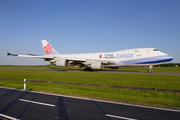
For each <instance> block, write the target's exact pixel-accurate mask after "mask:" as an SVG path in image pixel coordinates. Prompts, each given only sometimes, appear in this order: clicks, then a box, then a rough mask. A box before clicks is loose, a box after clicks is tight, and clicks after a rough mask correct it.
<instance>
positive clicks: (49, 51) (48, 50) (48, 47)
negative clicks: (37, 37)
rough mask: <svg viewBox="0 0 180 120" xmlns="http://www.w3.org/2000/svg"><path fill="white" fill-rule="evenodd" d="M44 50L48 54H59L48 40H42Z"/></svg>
mask: <svg viewBox="0 0 180 120" xmlns="http://www.w3.org/2000/svg"><path fill="white" fill-rule="evenodd" d="M41 42H42V46H43V49H44V52H45V53H46V55H58V52H56V50H55V49H54V48H53V47H52V46H51V45H50V44H49V43H48V42H47V41H46V40H41Z"/></svg>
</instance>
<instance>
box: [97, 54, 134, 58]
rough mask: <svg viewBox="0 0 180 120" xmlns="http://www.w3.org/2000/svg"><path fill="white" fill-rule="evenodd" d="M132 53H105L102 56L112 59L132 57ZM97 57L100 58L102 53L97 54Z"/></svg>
mask: <svg viewBox="0 0 180 120" xmlns="http://www.w3.org/2000/svg"><path fill="white" fill-rule="evenodd" d="M133 56H134V54H133V53H131V54H129V53H128V54H117V55H114V54H105V55H104V56H103V59H114V58H133ZM99 58H100V59H101V58H102V55H99Z"/></svg>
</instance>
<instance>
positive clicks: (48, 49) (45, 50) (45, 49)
mask: <svg viewBox="0 0 180 120" xmlns="http://www.w3.org/2000/svg"><path fill="white" fill-rule="evenodd" d="M51 50H52V47H51V46H50V45H49V44H47V45H46V46H45V47H44V52H45V53H46V54H49V53H50V52H51Z"/></svg>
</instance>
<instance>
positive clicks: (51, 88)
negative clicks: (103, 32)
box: [0, 66, 180, 109]
mask: <svg viewBox="0 0 180 120" xmlns="http://www.w3.org/2000/svg"><path fill="white" fill-rule="evenodd" d="M1 67H2V66H1ZM3 67H4V66H3ZM10 67H12V66H10ZM16 67H17V66H16ZM21 67H25V68H27V66H21ZM28 67H31V68H32V67H33V66H28ZM37 67H38V68H51V69H55V68H56V67H51V66H35V68H37ZM33 68H34V67H33ZM66 69H76V68H72V67H70V68H66ZM123 69H124V70H130V71H134V70H131V68H130V67H127V68H125V67H123ZM132 69H134V68H132ZM144 69H145V70H147V68H143V67H142V68H136V71H143V70H144ZM154 69H156V68H154ZM163 69H164V70H163V71H160V69H156V70H157V71H158V72H167V71H169V70H170V69H172V70H171V71H176V72H180V69H179V68H163ZM109 70H110V69H109ZM154 71H155V70H154ZM0 78H13V79H22V82H19V81H5V80H1V81H0V86H6V87H11V88H18V89H22V88H23V79H25V78H26V79H27V81H28V79H29V80H46V81H63V82H73V83H91V84H101V85H119V86H132V87H144V88H154V89H155V90H154V91H147V90H146V91H145V90H130V89H128V88H127V89H117V88H110V87H106V86H88V85H86V84H85V85H78V86H77V85H67V84H52V83H32V82H27V89H28V90H33V91H43V92H49V93H56V94H64V95H72V96H79V97H87V98H95V99H101V100H108V101H115V102H124V103H132V104H138V105H148V106H156V107H164V108H173V109H180V93H177V92H176V93H173V92H158V91H156V88H162V89H174V90H180V76H178V75H176V76H175V75H151V74H148V75H140V74H115V73H98V72H70V71H45V70H26V69H3V68H0Z"/></svg>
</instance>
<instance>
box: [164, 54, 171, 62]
mask: <svg viewBox="0 0 180 120" xmlns="http://www.w3.org/2000/svg"><path fill="white" fill-rule="evenodd" d="M164 59H166V60H167V62H169V61H171V60H173V57H172V56H170V55H166V56H164Z"/></svg>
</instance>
